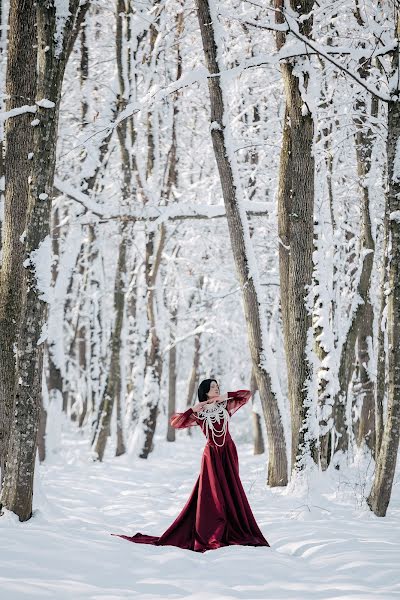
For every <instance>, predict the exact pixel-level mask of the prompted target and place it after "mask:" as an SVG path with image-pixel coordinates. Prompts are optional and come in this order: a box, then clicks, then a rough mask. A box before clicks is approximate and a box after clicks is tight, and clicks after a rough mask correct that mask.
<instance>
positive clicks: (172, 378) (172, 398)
mask: <svg viewBox="0 0 400 600" xmlns="http://www.w3.org/2000/svg"><path fill="white" fill-rule="evenodd" d="M177 320H178V306H177V305H176V306H174V307H173V308H172V310H171V325H170V337H169V343H170V346H171V347H170V349H169V352H168V356H169V360H168V419H167V421H168V423H167V441H168V442H174V441H175V428H174V427H172V426H171V423H170V417H171V415H172V414H173V413H174V412H175V407H176V326H177Z"/></svg>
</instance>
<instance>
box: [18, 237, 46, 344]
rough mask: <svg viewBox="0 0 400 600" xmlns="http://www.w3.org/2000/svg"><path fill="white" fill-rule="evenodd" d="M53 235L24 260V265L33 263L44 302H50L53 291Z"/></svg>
mask: <svg viewBox="0 0 400 600" xmlns="http://www.w3.org/2000/svg"><path fill="white" fill-rule="evenodd" d="M50 259H51V237H50V235H47V236H46V237H45V238H44V239H43V240H42V241H41V242H40V244H39V247H38V248H36V250H32V252H31V253H30V255H29V257H28V258H27V259H26V260H24V262H23V266H24V267H28V266H30V265H32V266H33V267H34V269H35V273H36V285H37V288H38V291H39V293H40V294H41V295H40V296H39V298H40V299H41V300H43V301H44V302H50V293H51V289H50V288H51V270H50ZM38 343H39V342H38Z"/></svg>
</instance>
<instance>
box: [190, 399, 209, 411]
mask: <svg viewBox="0 0 400 600" xmlns="http://www.w3.org/2000/svg"><path fill="white" fill-rule="evenodd" d="M205 404H208V400H205V401H204V402H198V403H197V404H194V405H193V406H192V409H193V412H195V413H197V412H200V411H201V409H202V408H203V406H204V405H205Z"/></svg>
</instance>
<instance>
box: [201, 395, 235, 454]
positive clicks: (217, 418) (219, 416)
mask: <svg viewBox="0 0 400 600" xmlns="http://www.w3.org/2000/svg"><path fill="white" fill-rule="evenodd" d="M226 404H227V401H226V400H223V402H215V403H214V404H205V405H204V408H203V409H202V410H201V411H199V412H198V413H197V416H198V417H199V418H200V419H202V420H203V421H204V422H205V427H206V437H207V439H208V440H209V439H210V437H209V432H210V431H211V436H212V439H213V442H214V444H215V445H216V446H219V447H220V448H221V447H222V446H223V445H224V444H225V436H226V432H227V429H228V422H229V419H230V416H229V413H228V411H227V410H226ZM221 421H222V429H221V430H220V431H218V430H217V429H215V427H214V423H220V422H221ZM222 436H223V441H222V444H219V443H218V442H217V440H216V438H220V437H222Z"/></svg>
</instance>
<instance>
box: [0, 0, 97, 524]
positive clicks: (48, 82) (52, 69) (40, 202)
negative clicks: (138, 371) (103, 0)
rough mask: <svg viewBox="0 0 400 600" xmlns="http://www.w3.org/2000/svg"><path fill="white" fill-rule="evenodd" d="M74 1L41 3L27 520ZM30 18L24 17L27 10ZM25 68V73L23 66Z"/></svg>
mask: <svg viewBox="0 0 400 600" xmlns="http://www.w3.org/2000/svg"><path fill="white" fill-rule="evenodd" d="M79 4H80V3H79V0H71V1H70V2H69V13H68V16H67V15H65V14H64V13H63V14H62V16H60V14H58V5H57V3H56V2H54V0H38V2H37V3H36V31H37V63H36V65H37V66H36V69H35V68H34V69H33V70H32V71H31V73H30V77H32V74H34V73H36V77H37V89H36V107H37V108H36V118H35V119H34V121H32V123H31V124H32V125H33V126H34V134H33V144H32V146H31V152H32V155H30V157H31V164H32V171H31V173H30V176H29V189H28V214H27V225H26V238H25V256H26V258H25V261H24V262H23V266H24V268H25V271H24V274H23V278H22V284H23V289H24V301H23V304H24V310H23V312H22V315H21V314H20V315H19V317H18V318H19V321H20V323H21V334H20V338H19V340H18V347H17V376H16V381H15V402H14V407H13V417H12V419H11V421H10V438H9V444H8V453H7V465H6V474H5V479H4V486H3V489H2V494H1V505H2V506H4V507H5V508H7V509H8V510H11V511H13V512H15V513H16V514H17V515H18V517H19V519H20V521H26V520H28V519H29V518H30V517H31V515H32V496H33V475H34V469H35V457H36V448H37V432H38V427H39V419H40V406H41V393H42V363H43V342H44V340H45V338H46V318H47V303H48V301H49V297H48V292H49V289H48V288H49V281H48V280H49V277H50V255H51V241H50V235H49V234H50V217H51V198H52V193H53V181H54V170H55V161H56V144H57V130H58V117H59V109H60V101H61V87H62V82H63V77H64V71H65V67H66V64H67V60H68V57H69V55H70V53H71V50H72V47H73V43H74V41H75V38H76V34H77V31H78V28H79V25H78V19H77V17H78V15H79V17H80V18H83V16H84V14H85V12H86V10H87V5H86V6H85V5H83V6H82V7H80V5H79ZM22 18H23V17H22ZM18 76H19V74H18Z"/></svg>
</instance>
